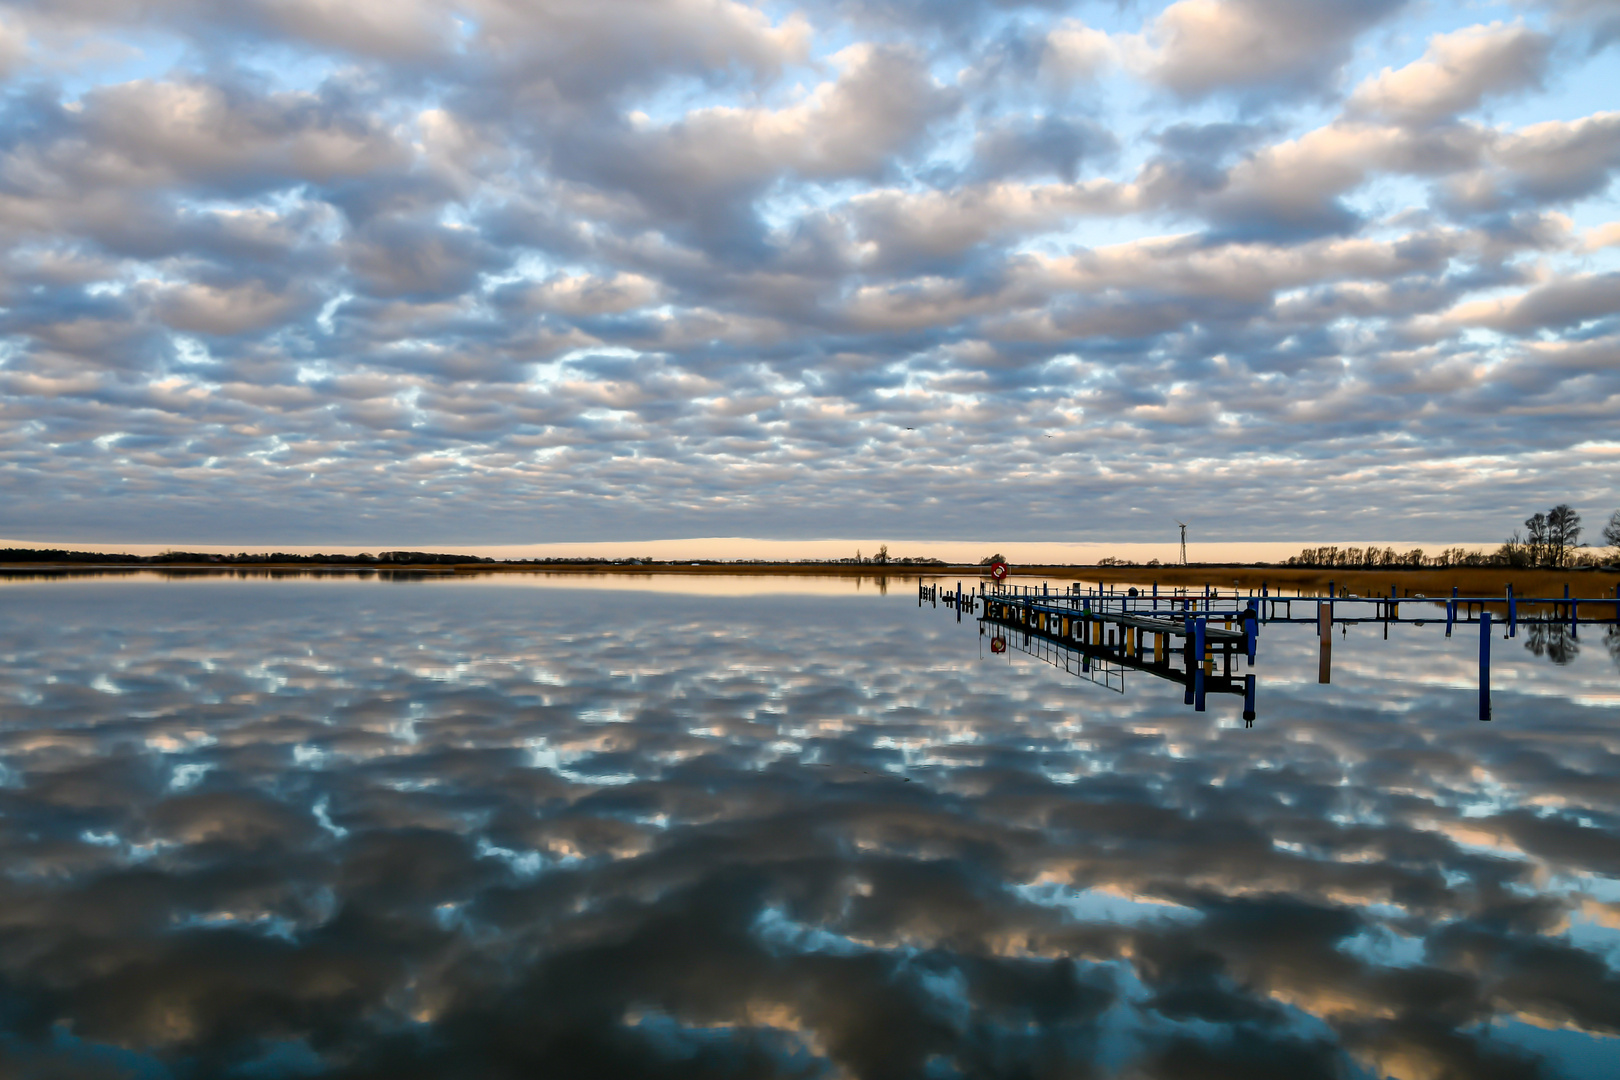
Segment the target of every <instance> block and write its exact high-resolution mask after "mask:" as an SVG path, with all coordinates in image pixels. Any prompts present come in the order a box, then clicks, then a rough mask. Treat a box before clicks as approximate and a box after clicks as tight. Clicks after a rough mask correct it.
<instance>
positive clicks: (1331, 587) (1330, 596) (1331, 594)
mask: <svg viewBox="0 0 1620 1080" xmlns="http://www.w3.org/2000/svg"><path fill="white" fill-rule="evenodd" d="M1334 595H1335V594H1334V592H1333V582H1331V581H1330V582H1328V599H1329V600H1331V599H1333V597H1334Z"/></svg>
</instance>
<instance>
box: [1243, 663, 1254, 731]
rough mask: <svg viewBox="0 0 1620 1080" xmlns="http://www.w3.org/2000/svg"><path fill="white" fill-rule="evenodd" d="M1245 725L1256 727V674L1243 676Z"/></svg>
mask: <svg viewBox="0 0 1620 1080" xmlns="http://www.w3.org/2000/svg"><path fill="white" fill-rule="evenodd" d="M1243 726H1244V727H1254V676H1253V675H1245V676H1243Z"/></svg>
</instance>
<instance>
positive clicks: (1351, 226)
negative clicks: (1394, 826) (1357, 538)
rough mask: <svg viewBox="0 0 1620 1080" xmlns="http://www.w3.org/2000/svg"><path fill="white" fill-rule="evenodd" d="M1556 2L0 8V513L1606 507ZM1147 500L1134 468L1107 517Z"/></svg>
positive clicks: (1404, 522)
mask: <svg viewBox="0 0 1620 1080" xmlns="http://www.w3.org/2000/svg"><path fill="white" fill-rule="evenodd" d="M1615 25H1616V24H1615V19H1614V9H1613V6H1612V5H1611V4H1605V3H1596V2H1589V3H1585V2H1583V3H1577V2H1574V0H1560V2H1556V3H1548V4H1536V3H1530V2H1525V3H1513V4H1508V3H1500V4H1486V5H1478V4H1471V5H1464V4H1447V3H1441V4H1436V5H1423V6H1421V7H1420V6H1418V5H1414V4H1409V3H1405V2H1403V0H1378V2H1373V3H1353V2H1350V0H1310V2H1298V0H1296V2H1290V3H1280V2H1276V0H1177V2H1175V3H1171V4H1168V5H1152V4H1141V5H1113V4H1107V5H1103V4H1097V5H1086V4H1073V5H1065V4H1061V3H1051V2H1040V3H1036V2H1031V3H1023V4H1021V3H1018V2H1016V0H1004V2H995V3H991V2H967V0H961V2H949V3H945V2H942V3H928V4H922V3H907V2H902V0H848V2H840V0H811V2H808V3H805V4H801V5H798V6H791V5H783V4H774V3H759V4H754V3H747V2H743V0H589V2H584V0H547V2H534V3H524V2H519V0H461V2H451V0H443V2H440V0H388V2H387V3H383V2H381V0H353V2H350V3H345V4H341V5H340V4H329V3H325V2H320V0H285V2H278V0H242V2H236V3H209V2H206V0H152V2H149V3H143V4H129V5H108V4H102V3H96V2H92V0H52V2H51V3H48V4H47V3H40V2H27V0H11V2H0V78H3V80H4V84H3V85H4V102H3V106H0V108H3V114H0V229H3V230H4V232H5V239H6V245H5V254H4V256H3V262H0V462H3V464H0V486H3V490H4V497H5V506H6V509H7V512H6V515H5V518H6V519H5V521H4V522H3V525H4V534H5V535H8V536H20V537H28V536H33V537H38V538H40V539H66V538H71V537H74V536H83V537H87V538H88V537H100V538H122V539H127V540H131V541H138V540H181V539H191V540H196V541H199V542H202V541H218V542H234V541H237V540H240V541H243V542H252V541H255V540H264V541H275V542H300V541H303V542H315V541H320V540H331V541H341V540H356V541H363V540H369V539H372V538H376V539H378V540H382V539H389V540H393V539H398V540H401V541H404V540H407V539H419V540H422V541H428V540H438V541H442V542H455V541H460V542H480V541H482V542H518V541H525V540H531V541H532V540H588V539H603V538H650V537H656V536H668V535H694V534H696V535H715V534H730V535H757V536H809V535H860V534H868V533H874V532H887V533H891V534H898V533H906V534H908V535H911V536H915V537H918V538H925V537H949V536H962V535H985V534H988V533H993V532H998V531H1005V530H1016V531H1018V532H1020V533H1022V534H1025V535H1033V536H1043V537H1050V538H1054V539H1058V538H1110V537H1112V538H1121V539H1123V538H1126V537H1128V536H1132V535H1134V534H1135V533H1136V532H1138V531H1139V530H1143V529H1153V530H1157V529H1159V528H1160V527H1161V526H1162V525H1163V522H1162V521H1161V520H1160V518H1161V517H1163V515H1162V514H1159V513H1158V512H1157V510H1154V509H1151V508H1165V509H1166V512H1171V511H1172V508H1179V511H1180V512H1182V513H1188V514H1198V515H1201V518H1200V520H1201V521H1203V522H1204V523H1205V528H1206V529H1207V531H1208V535H1210V536H1211V537H1212V538H1213V537H1214V536H1216V535H1219V534H1222V533H1224V534H1225V535H1226V536H1229V537H1234V538H1235V537H1239V536H1243V535H1249V534H1252V531H1253V530H1259V531H1262V532H1266V533H1270V534H1273V535H1278V534H1281V535H1289V536H1298V537H1302V538H1303V537H1311V536H1317V537H1322V538H1325V539H1330V538H1336V537H1339V536H1342V535H1344V534H1346V533H1359V534H1365V535H1390V536H1393V535H1394V534H1401V535H1404V536H1406V537H1409V538H1411V539H1419V540H1421V539H1453V538H1458V537H1461V536H1466V535H1470V534H1471V535H1475V536H1479V537H1481V538H1487V539H1488V538H1490V537H1493V536H1495V535H1497V533H1498V532H1499V531H1500V530H1501V528H1502V527H1503V526H1504V524H1505V523H1507V522H1511V521H1512V520H1515V519H1516V518H1517V517H1518V516H1521V511H1522V510H1524V509H1525V508H1534V507H1536V506H1540V505H1543V504H1545V503H1546V502H1547V501H1548V499H1549V498H1560V499H1568V500H1570V501H1572V502H1574V503H1576V504H1577V505H1582V506H1585V507H1589V508H1590V510H1591V511H1594V512H1596V511H1600V510H1602V511H1606V510H1607V509H1609V508H1610V507H1611V505H1612V504H1613V503H1614V502H1615V501H1616V500H1617V499H1620V487H1617V481H1616V476H1617V475H1620V471H1617V470H1616V468H1615V465H1616V464H1617V462H1620V444H1617V443H1616V441H1615V439H1614V434H1613V431H1614V427H1613V425H1614V417H1615V416H1617V415H1620V319H1617V318H1616V316H1617V313H1620V243H1617V240H1620V227H1617V225H1616V219H1617V218H1620V214H1617V212H1616V203H1615V200H1614V197H1613V195H1612V182H1613V178H1614V174H1615V171H1616V170H1617V169H1620V113H1617V112H1613V111H1608V110H1607V109H1606V105H1608V104H1610V103H1611V101H1612V99H1610V98H1609V97H1608V94H1607V92H1606V88H1607V86H1608V80H1607V79H1606V77H1605V72H1610V73H1612V65H1613V62H1614V53H1613V52H1612V51H1610V47H1611V42H1612V40H1613V39H1614V38H1615V36H1616V35H1615ZM1133 508H1143V509H1133Z"/></svg>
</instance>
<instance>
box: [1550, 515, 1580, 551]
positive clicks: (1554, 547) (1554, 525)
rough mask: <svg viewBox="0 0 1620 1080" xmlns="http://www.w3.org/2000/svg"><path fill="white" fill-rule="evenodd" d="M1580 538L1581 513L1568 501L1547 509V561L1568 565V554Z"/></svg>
mask: <svg viewBox="0 0 1620 1080" xmlns="http://www.w3.org/2000/svg"><path fill="white" fill-rule="evenodd" d="M1580 538H1581V515H1579V514H1577V513H1576V512H1575V511H1574V510H1573V509H1572V508H1571V507H1570V505H1569V504H1568V503H1559V504H1558V505H1557V506H1555V507H1553V508H1552V509H1551V510H1549V511H1547V561H1548V562H1549V563H1551V564H1552V565H1553V566H1568V565H1569V556H1570V553H1571V552H1572V551H1574V549H1575V545H1576V543H1577V542H1578V541H1579V540H1580Z"/></svg>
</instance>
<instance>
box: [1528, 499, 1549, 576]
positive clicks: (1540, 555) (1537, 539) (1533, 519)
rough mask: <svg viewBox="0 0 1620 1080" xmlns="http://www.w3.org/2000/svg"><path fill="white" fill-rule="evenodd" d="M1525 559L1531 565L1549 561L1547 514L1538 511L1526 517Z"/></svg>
mask: <svg viewBox="0 0 1620 1080" xmlns="http://www.w3.org/2000/svg"><path fill="white" fill-rule="evenodd" d="M1524 533H1525V536H1524V546H1525V553H1524V555H1525V561H1526V562H1528V563H1529V564H1530V565H1531V566H1541V565H1543V564H1545V563H1546V562H1547V515H1546V514H1543V513H1541V512H1540V511H1537V512H1536V513H1534V514H1531V515H1530V516H1529V517H1527V518H1525V519H1524Z"/></svg>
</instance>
